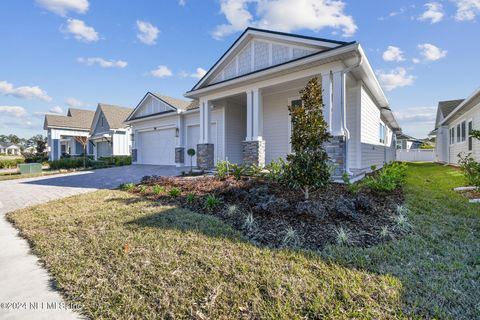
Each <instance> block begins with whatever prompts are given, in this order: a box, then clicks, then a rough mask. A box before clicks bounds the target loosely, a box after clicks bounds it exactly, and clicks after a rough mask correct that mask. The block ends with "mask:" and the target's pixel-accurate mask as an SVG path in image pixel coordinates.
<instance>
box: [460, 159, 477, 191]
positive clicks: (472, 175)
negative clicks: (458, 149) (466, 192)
mask: <svg viewBox="0 0 480 320" xmlns="http://www.w3.org/2000/svg"><path fill="white" fill-rule="evenodd" d="M458 164H459V165H460V168H462V172H463V175H464V176H465V178H466V179H467V181H468V183H469V184H470V185H472V186H476V187H478V188H480V162H476V161H475V159H473V157H472V154H471V153H469V154H467V155H465V156H464V155H463V154H462V153H459V154H458Z"/></svg>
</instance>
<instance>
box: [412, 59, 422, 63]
mask: <svg viewBox="0 0 480 320" xmlns="http://www.w3.org/2000/svg"><path fill="white" fill-rule="evenodd" d="M412 62H413V63H415V64H418V63H420V62H421V61H420V59H418V58H413V59H412Z"/></svg>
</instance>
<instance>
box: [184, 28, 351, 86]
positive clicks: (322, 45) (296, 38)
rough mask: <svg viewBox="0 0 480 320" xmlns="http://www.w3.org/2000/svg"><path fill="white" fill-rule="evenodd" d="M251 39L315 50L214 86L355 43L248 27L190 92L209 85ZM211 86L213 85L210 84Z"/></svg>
mask: <svg viewBox="0 0 480 320" xmlns="http://www.w3.org/2000/svg"><path fill="white" fill-rule="evenodd" d="M253 37H265V38H267V39H268V40H272V39H275V40H279V41H287V42H291V43H297V44H304V45H309V46H312V48H311V49H312V50H313V49H314V48H316V49H315V50H313V51H310V53H308V54H305V55H303V56H300V57H298V58H293V59H288V61H285V62H283V63H278V64H273V65H270V66H268V67H263V68H260V69H257V70H253V71H251V72H247V73H244V74H240V75H238V76H236V77H233V78H228V79H224V80H222V81H217V82H216V83H215V84H217V83H220V82H227V81H230V80H233V79H235V78H239V77H243V76H247V75H250V74H253V73H257V72H260V71H264V70H267V69H270V68H274V67H277V66H279V65H282V64H284V63H289V62H292V61H296V60H299V59H302V58H305V57H308V56H312V55H315V54H318V53H321V52H324V51H327V50H331V49H334V48H338V47H341V46H345V45H349V44H353V43H355V42H344V41H336V40H330V39H324V38H318V37H311V36H304V35H299V34H292V33H285V32H278V31H272V30H266V29H258V28H252V27H249V28H247V29H245V31H244V32H243V33H242V34H241V35H240V36H239V37H238V38H237V39H236V40H235V41H234V42H233V44H232V45H231V46H230V47H229V48H228V49H227V51H226V52H225V53H224V54H223V55H222V56H221V57H220V58H219V59H218V60H217V61H216V62H215V63H214V65H213V66H212V67H211V68H210V69H209V70H208V71H207V73H206V74H205V75H204V76H203V77H202V78H201V79H200V80H199V81H198V82H197V83H196V84H195V86H194V87H193V88H192V89H191V90H190V91H195V90H197V89H200V88H204V87H206V86H208V85H209V83H207V81H210V82H211V79H212V78H213V77H214V76H216V75H215V72H216V71H217V69H221V68H222V67H225V65H226V63H227V62H228V58H229V57H230V56H233V55H234V53H238V52H236V51H238V50H240V49H242V45H244V44H246V43H247V42H248V41H249V40H250V39H252V38H253ZM211 84H213V83H211Z"/></svg>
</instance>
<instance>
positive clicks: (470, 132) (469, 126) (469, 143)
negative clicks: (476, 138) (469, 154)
mask: <svg viewBox="0 0 480 320" xmlns="http://www.w3.org/2000/svg"><path fill="white" fill-rule="evenodd" d="M472 130H473V122H472V120H470V121H468V151H472V149H473V137H472Z"/></svg>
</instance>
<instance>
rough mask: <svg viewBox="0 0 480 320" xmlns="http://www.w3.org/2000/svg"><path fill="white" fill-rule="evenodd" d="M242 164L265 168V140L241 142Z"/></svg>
mask: <svg viewBox="0 0 480 320" xmlns="http://www.w3.org/2000/svg"><path fill="white" fill-rule="evenodd" d="M243 163H244V164H246V165H253V164H254V165H257V166H261V167H264V166H265V140H255V141H243Z"/></svg>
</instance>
